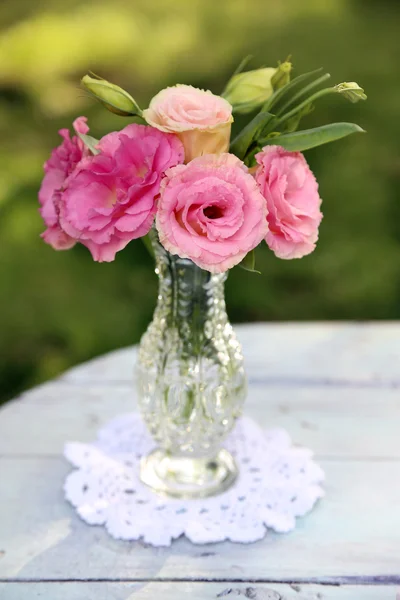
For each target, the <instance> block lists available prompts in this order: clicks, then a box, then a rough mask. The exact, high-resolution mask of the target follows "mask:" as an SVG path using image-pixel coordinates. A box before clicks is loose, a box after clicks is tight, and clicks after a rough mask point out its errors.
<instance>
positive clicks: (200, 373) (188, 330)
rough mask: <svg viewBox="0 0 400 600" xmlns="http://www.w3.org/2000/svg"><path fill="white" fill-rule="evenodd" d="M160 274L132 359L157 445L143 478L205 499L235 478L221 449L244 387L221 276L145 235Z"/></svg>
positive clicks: (164, 489) (162, 489)
mask: <svg viewBox="0 0 400 600" xmlns="http://www.w3.org/2000/svg"><path fill="white" fill-rule="evenodd" d="M150 238H151V241H152V247H153V250H154V255H155V261H156V274H157V275H158V277H159V291H158V299H157V306H156V309H155V312H154V317H153V321H152V322H151V323H150V325H149V327H148V329H147V331H146V333H145V334H144V335H143V337H142V339H141V342H140V346H139V353H138V360H137V385H138V399H139V407H140V411H141V414H142V417H143V419H144V421H145V423H146V425H147V427H148V429H149V431H150V433H151V435H152V436H153V438H154V439H155V441H156V442H157V444H158V447H157V449H156V450H154V451H153V452H152V453H151V454H150V455H149V456H146V457H144V458H143V459H142V463H141V473H140V476H141V479H142V481H143V482H144V483H145V484H146V485H148V486H150V487H151V488H152V489H153V490H155V491H156V492H158V493H162V494H166V495H169V496H173V497H179V498H195V497H205V496H209V495H213V494H217V493H220V492H222V491H223V490H225V489H227V488H228V487H229V486H230V485H231V484H232V483H233V482H234V480H235V478H236V476H237V467H236V464H235V461H234V460H233V458H232V456H231V455H230V454H229V453H228V452H227V451H226V450H225V449H223V448H222V447H221V444H222V442H223V441H224V439H225V438H226V436H227V435H228V434H229V432H230V431H231V430H232V428H233V426H234V424H235V420H236V419H237V417H238V416H239V415H240V413H241V410H242V406H243V403H244V400H245V397H246V391H247V382H246V375H245V370H244V366H243V356H242V350H241V346H240V344H239V342H238V340H237V338H236V335H235V333H234V331H233V328H232V326H231V324H230V323H229V320H228V316H227V313H226V307H225V298H224V282H225V280H226V277H227V275H226V273H222V274H217V275H213V274H211V273H209V272H208V271H204V270H202V269H200V268H199V267H198V266H196V265H195V264H194V263H193V262H192V261H191V260H189V259H185V258H180V257H179V256H176V255H172V254H170V253H169V252H167V251H166V250H165V249H164V248H163V246H162V245H161V244H160V242H159V241H158V237H157V233H156V232H155V231H154V230H152V231H151V232H150Z"/></svg>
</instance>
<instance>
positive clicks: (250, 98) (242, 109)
mask: <svg viewBox="0 0 400 600" xmlns="http://www.w3.org/2000/svg"><path fill="white" fill-rule="evenodd" d="M276 71H277V69H274V68H272V67H270V68H264V69H255V70H254V71H246V72H244V73H237V74H236V75H233V77H231V79H230V80H229V82H228V85H227V86H226V88H225V91H224V92H223V94H222V96H223V98H225V100H227V101H228V102H229V103H230V104H231V105H232V107H233V110H234V112H237V113H242V114H245V113H249V112H251V111H253V110H255V109H257V108H259V107H260V106H262V105H263V104H264V102H266V101H267V100H268V98H269V97H270V96H272V93H273V88H272V83H271V80H272V78H273V76H274V74H275V72H276Z"/></svg>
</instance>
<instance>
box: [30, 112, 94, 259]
mask: <svg viewBox="0 0 400 600" xmlns="http://www.w3.org/2000/svg"><path fill="white" fill-rule="evenodd" d="M86 121H87V119H86V117H79V118H78V119H75V121H74V123H73V127H74V130H75V132H76V133H87V132H88V131H89V127H88V126H87V125H86ZM58 133H59V134H60V135H61V137H62V138H63V141H62V143H61V144H60V145H59V146H58V147H57V148H55V149H54V150H53V152H52V153H51V156H50V158H49V160H48V161H46V162H45V164H44V171H45V176H44V178H43V181H42V185H41V187H40V190H39V202H40V204H41V208H40V214H41V215H42V217H43V220H44V222H45V225H46V227H47V229H46V230H45V231H44V232H43V233H42V238H43V239H44V240H45V242H47V243H48V244H50V245H51V246H53V248H55V250H68V248H72V246H74V244H75V240H74V239H72V238H71V237H70V236H69V235H67V234H66V233H65V232H64V231H62V229H61V228H60V224H59V219H58V214H57V210H56V205H57V202H58V197H59V194H60V191H61V190H62V189H63V187H64V185H65V181H66V179H67V178H68V177H69V176H70V175H71V173H72V172H73V170H74V169H75V167H76V165H77V164H78V162H79V161H80V160H81V159H82V157H83V156H84V155H86V154H88V151H87V150H86V149H85V147H84V144H83V142H82V141H81V140H80V139H79V137H77V136H75V135H74V136H73V137H72V138H70V134H69V131H68V129H60V131H59V132H58Z"/></svg>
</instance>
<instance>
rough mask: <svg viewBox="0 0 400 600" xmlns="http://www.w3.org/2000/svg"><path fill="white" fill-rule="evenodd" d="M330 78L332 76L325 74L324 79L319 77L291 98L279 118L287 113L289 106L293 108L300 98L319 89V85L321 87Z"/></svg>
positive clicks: (280, 111) (281, 109) (278, 114)
mask: <svg viewBox="0 0 400 600" xmlns="http://www.w3.org/2000/svg"><path fill="white" fill-rule="evenodd" d="M329 78H330V74H329V73H325V74H324V75H322V77H318V79H316V80H315V81H312V82H311V83H309V84H308V85H306V87H304V88H303V89H302V90H300V91H299V92H297V94H295V95H294V96H293V97H292V98H290V99H289V100H288V102H286V104H284V105H283V106H282V107H281V108H280V109H279V110H278V112H277V116H278V117H279V116H280V115H282V114H283V113H284V112H285V110H287V109H288V108H289V106H292V104H294V103H295V102H296V101H297V100H299V98H301V97H302V96H305V95H306V94H307V93H308V92H309V91H310V90H312V89H313V88H315V87H317V86H318V85H321V83H323V82H324V81H326V80H327V79H329Z"/></svg>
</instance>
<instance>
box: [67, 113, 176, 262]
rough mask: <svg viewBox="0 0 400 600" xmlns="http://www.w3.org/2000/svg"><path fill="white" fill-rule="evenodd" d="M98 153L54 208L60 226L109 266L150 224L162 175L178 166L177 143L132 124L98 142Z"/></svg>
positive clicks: (85, 162)
mask: <svg viewBox="0 0 400 600" xmlns="http://www.w3.org/2000/svg"><path fill="white" fill-rule="evenodd" d="M98 149H99V150H100V154H97V155H96V156H89V157H86V158H84V159H83V160H82V161H81V162H80V163H79V165H78V166H77V168H76V169H75V171H74V173H73V174H72V175H71V176H70V177H69V179H68V183H67V186H66V189H65V191H64V193H63V194H62V196H61V198H60V200H59V203H58V208H59V213H60V224H61V227H62V229H63V230H64V231H65V232H66V233H67V234H68V235H70V236H71V237H72V238H74V239H76V240H79V241H80V242H81V243H82V244H84V245H85V246H86V247H87V248H89V250H90V252H91V253H92V256H93V258H94V260H96V261H99V262H103V261H106V262H110V261H112V260H114V258H115V253H116V252H118V251H119V250H122V249H123V248H125V246H126V245H127V244H128V243H129V242H130V241H131V240H133V239H136V238H138V237H141V236H144V235H146V234H147V233H148V232H149V230H150V228H151V225H152V223H153V220H154V214H155V211H156V197H157V196H158V194H159V190H160V183H161V178H162V176H163V174H164V171H165V170H166V169H168V168H169V167H171V166H174V165H177V164H178V163H180V162H182V161H183V147H182V144H181V142H180V141H179V139H178V138H177V137H176V136H174V135H170V134H166V133H162V132H161V131H158V130H157V129H153V128H152V127H148V126H146V125H136V124H131V125H128V126H127V127H125V129H123V130H122V131H119V132H114V133H110V134H109V135H106V136H105V137H103V138H102V139H101V140H100V142H99V144H98Z"/></svg>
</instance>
